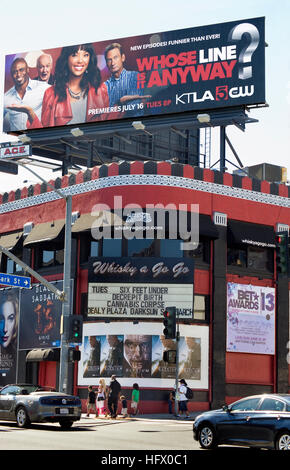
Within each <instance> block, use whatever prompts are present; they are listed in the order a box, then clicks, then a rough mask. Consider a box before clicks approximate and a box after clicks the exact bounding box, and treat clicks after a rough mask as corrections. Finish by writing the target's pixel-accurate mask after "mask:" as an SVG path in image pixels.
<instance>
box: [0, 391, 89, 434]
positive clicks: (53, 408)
mask: <svg viewBox="0 0 290 470" xmlns="http://www.w3.org/2000/svg"><path fill="white" fill-rule="evenodd" d="M80 418H81V400H80V399H79V398H78V397H75V396H73V395H66V394H65V393H60V392H48V391H45V390H43V389H41V388H40V387H38V386H36V385H30V384H14V385H6V386H5V387H3V388H2V389H1V390H0V421H2V420H5V421H6V420H7V421H14V420H16V422H17V425H18V426H19V427H20V428H24V427H26V426H29V424H30V423H32V422H34V423H43V422H50V423H55V422H58V423H59V424H60V426H61V427H62V428H63V429H69V428H70V427H71V426H72V424H73V422H74V421H78V420H79V419H80Z"/></svg>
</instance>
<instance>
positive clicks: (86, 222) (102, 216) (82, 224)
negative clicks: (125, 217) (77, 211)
mask: <svg viewBox="0 0 290 470" xmlns="http://www.w3.org/2000/svg"><path fill="white" fill-rule="evenodd" d="M122 224H123V222H122V219H121V218H120V217H119V216H118V215H117V214H114V213H113V212H110V211H99V212H97V213H93V215H92V214H91V213H89V214H82V215H81V216H80V217H79V218H78V219H77V220H76V221H75V223H74V224H73V226H72V229H71V230H72V233H77V232H84V231H86V230H91V229H92V228H93V227H112V226H114V225H122Z"/></svg>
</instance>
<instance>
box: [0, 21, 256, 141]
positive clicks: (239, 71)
mask: <svg viewBox="0 0 290 470" xmlns="http://www.w3.org/2000/svg"><path fill="white" fill-rule="evenodd" d="M80 46H82V47H80ZM4 91H5V96H4V119H3V130H4V131H5V132H9V131H23V130H25V129H27V128H31V129H35V128H41V127H45V128H46V127H54V126H64V125H76V124H81V123H87V122H95V121H106V120H114V119H123V118H128V117H130V118H138V117H140V116H152V115H164V114H168V113H180V112H185V111H200V110H205V109H209V110H210V109H215V108H228V107H230V106H235V107H236V106H244V105H250V104H262V103H265V33H264V18H253V19H250V20H240V21H233V22H228V23H221V24H215V25H209V26H200V27H195V28H187V29H181V30H176V31H167V32H160V33H156V34H147V35H142V36H135V37H129V38H122V39H114V40H110V41H102V42H95V43H91V44H86V45H74V46H66V47H59V48H54V49H44V50H39V51H30V52H23V53H17V54H10V55H7V56H6V61H5V90H4Z"/></svg>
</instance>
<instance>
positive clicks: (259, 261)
mask: <svg viewBox="0 0 290 470" xmlns="http://www.w3.org/2000/svg"><path fill="white" fill-rule="evenodd" d="M227 258H228V259H227V264H228V266H235V267H238V268H245V269H249V270H251V271H269V272H273V268H274V264H273V250H272V249H270V248H260V247H256V246H246V245H239V246H229V247H228V255H227Z"/></svg>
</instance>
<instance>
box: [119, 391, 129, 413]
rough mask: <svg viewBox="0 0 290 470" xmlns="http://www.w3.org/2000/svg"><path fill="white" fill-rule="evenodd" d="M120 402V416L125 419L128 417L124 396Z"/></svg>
mask: <svg viewBox="0 0 290 470" xmlns="http://www.w3.org/2000/svg"><path fill="white" fill-rule="evenodd" d="M120 400H121V404H122V409H121V415H122V417H123V418H127V416H128V408H127V399H126V397H125V396H124V395H121V396H120Z"/></svg>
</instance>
